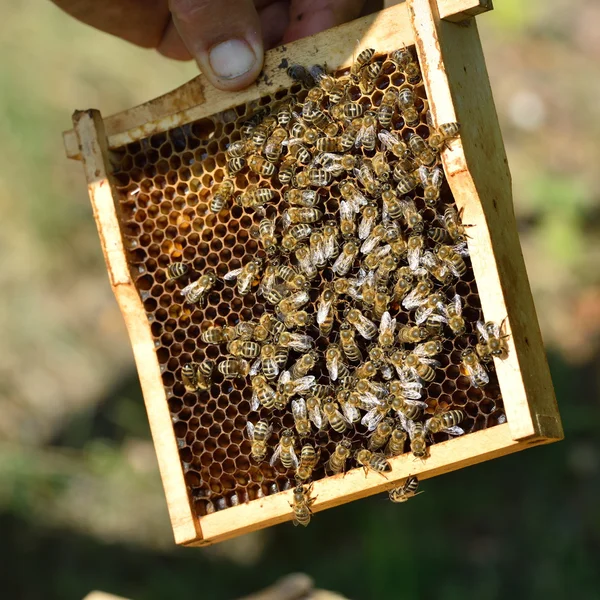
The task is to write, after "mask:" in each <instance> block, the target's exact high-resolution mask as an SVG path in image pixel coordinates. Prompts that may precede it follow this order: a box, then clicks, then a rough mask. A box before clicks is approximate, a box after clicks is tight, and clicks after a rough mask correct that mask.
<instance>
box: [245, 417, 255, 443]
mask: <svg viewBox="0 0 600 600" xmlns="http://www.w3.org/2000/svg"><path fill="white" fill-rule="evenodd" d="M246 431H247V433H248V438H249V439H250V441H254V423H252V422H251V421H247V422H246Z"/></svg>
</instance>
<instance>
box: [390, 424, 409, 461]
mask: <svg viewBox="0 0 600 600" xmlns="http://www.w3.org/2000/svg"><path fill="white" fill-rule="evenodd" d="M407 439H408V436H407V434H406V432H405V431H404V429H402V427H394V429H393V430H392V433H391V435H390V439H389V441H388V443H387V446H386V447H385V455H386V456H399V455H400V454H403V453H404V445H405V444H406V440H407Z"/></svg>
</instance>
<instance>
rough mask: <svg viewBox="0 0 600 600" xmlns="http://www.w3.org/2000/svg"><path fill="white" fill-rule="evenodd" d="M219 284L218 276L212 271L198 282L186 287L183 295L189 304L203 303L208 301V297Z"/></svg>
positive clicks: (182, 291)
mask: <svg viewBox="0 0 600 600" xmlns="http://www.w3.org/2000/svg"><path fill="white" fill-rule="evenodd" d="M216 282H217V276H216V275H215V273H213V272H212V271H209V272H208V273H205V274H204V275H202V276H201V277H200V278H199V279H198V280H196V281H192V283H190V284H189V285H186V286H185V287H184V288H183V289H182V290H181V293H182V294H183V295H184V296H185V301H186V302H187V303H188V304H196V303H197V302H201V301H202V302H203V301H204V300H205V299H206V295H207V294H208V292H210V290H212V288H213V287H214V285H215V283H216Z"/></svg>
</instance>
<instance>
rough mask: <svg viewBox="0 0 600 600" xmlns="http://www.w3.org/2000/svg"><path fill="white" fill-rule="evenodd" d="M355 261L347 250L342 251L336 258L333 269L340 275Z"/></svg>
mask: <svg viewBox="0 0 600 600" xmlns="http://www.w3.org/2000/svg"><path fill="white" fill-rule="evenodd" d="M353 261H354V257H353V256H348V255H347V254H346V253H345V252H340V255H339V256H338V257H337V258H336V260H335V262H334V263H333V266H332V267H331V270H332V271H333V272H334V273H337V274H338V275H341V274H343V273H345V272H346V271H347V270H348V269H349V268H350V265H351V264H352V262H353Z"/></svg>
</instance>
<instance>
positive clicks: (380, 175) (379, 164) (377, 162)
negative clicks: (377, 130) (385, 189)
mask: <svg viewBox="0 0 600 600" xmlns="http://www.w3.org/2000/svg"><path fill="white" fill-rule="evenodd" d="M371 166H372V167H373V171H374V172H375V175H376V176H377V179H378V180H379V181H381V182H386V181H387V180H388V179H389V178H390V173H391V172H392V168H391V167H390V164H389V163H388V159H387V157H386V155H385V152H377V154H375V156H374V157H373V158H372V160H371Z"/></svg>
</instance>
